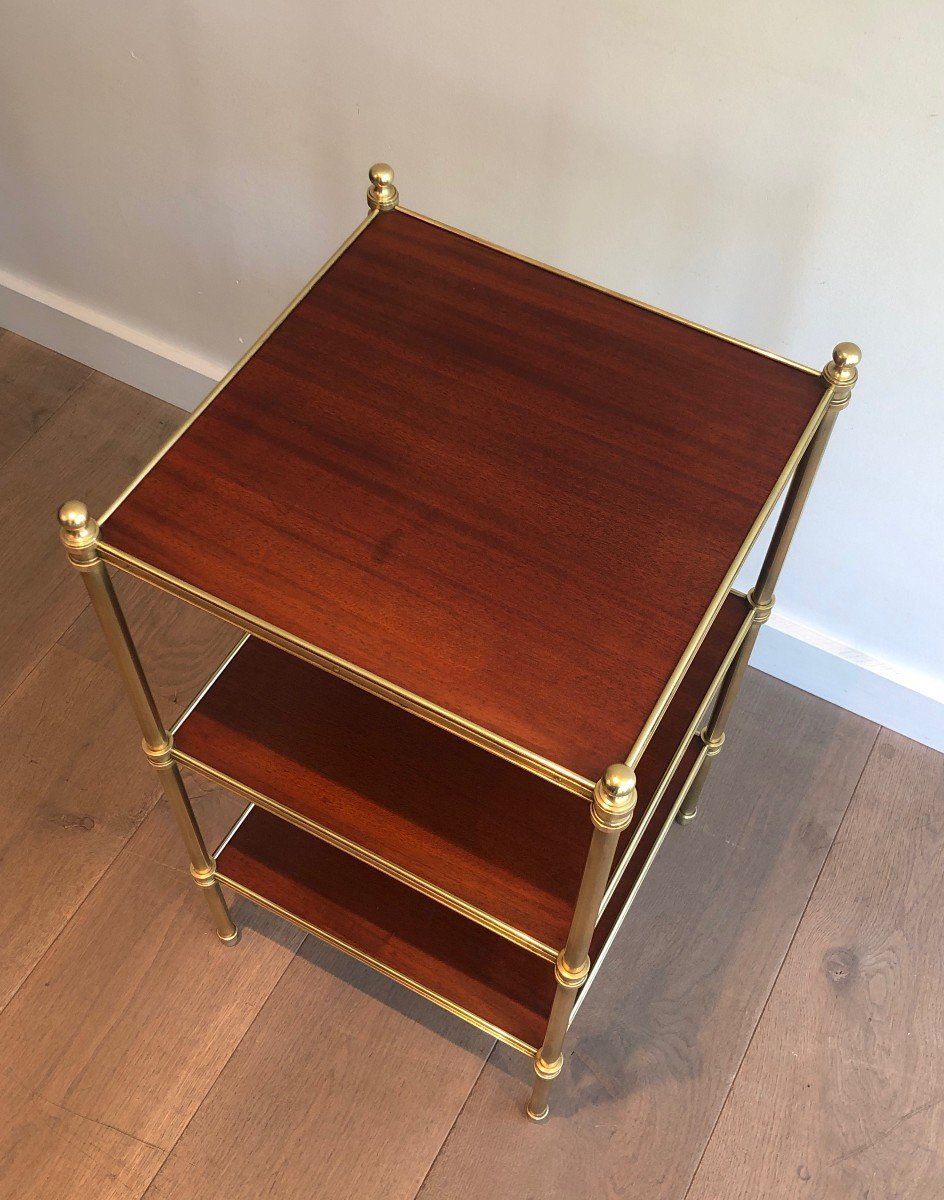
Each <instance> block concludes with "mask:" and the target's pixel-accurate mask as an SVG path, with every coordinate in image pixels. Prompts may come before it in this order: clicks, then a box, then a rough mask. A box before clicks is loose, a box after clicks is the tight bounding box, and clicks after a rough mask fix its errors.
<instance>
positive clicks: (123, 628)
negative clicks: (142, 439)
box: [59, 501, 239, 945]
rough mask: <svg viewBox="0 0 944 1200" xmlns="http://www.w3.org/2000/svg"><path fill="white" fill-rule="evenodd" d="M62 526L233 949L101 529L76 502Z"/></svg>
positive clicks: (234, 935)
mask: <svg viewBox="0 0 944 1200" xmlns="http://www.w3.org/2000/svg"><path fill="white" fill-rule="evenodd" d="M59 526H60V537H61V539H62V542H63V545H64V546H65V548H66V552H67V553H68V555H69V559H70V561H71V562H72V564H73V566H75V567H76V568H77V569H78V570H79V571H81V573H82V578H83V580H84V581H85V586H86V589H87V590H88V594H89V599H90V600H91V602H92V607H93V608H94V609H95V614H96V616H97V617H98V619H99V622H100V623H101V626H102V630H103V632H104V634H105V638H106V640H107V642H108V646H109V648H110V650H111V652H112V655H113V656H114V659H115V662H116V663H117V665H118V669H119V671H120V673H121V677H122V680H123V681H124V684H125V687H126V689H127V691H128V696H129V698H130V700H131V704H132V707H133V708H134V712H135V716H136V717H137V718H138V723H139V724H140V726H141V732H142V734H143V735H144V752H145V754H146V755H147V756H148V758H149V759H150V761H151V762H152V763H153V765H154V766H155V767H156V768H157V772H158V775H159V776H160V780H161V785H162V787H163V789H164V795H165V796H166V797H167V801H168V803H169V805H170V809H171V812H172V813H173V814H174V819H175V820H176V822H177V825H178V827H179V829H180V832H181V835H182V837H183V839H184V843H185V845H186V847H187V851H188V853H189V855H190V863H191V866H190V871H191V874H192V875H193V878H194V880H195V882H196V883H197V885H198V886H199V887H201V888H203V889H204V893H205V895H206V898H207V901H208V903H209V905H210V912H211V913H212V915H213V920H214V922H215V924H216V930H217V933H218V935H219V937H220V940H221V941H224V942H226V943H228V944H230V945H232V944H233V943H235V942H236V941H238V940H239V932H238V930H237V929H236V926H235V925H234V924H233V919H232V917H231V916H230V913H229V908H228V907H227V904H226V900H225V899H224V897H223V892H222V890H221V888H220V885H219V883H218V882H217V880H216V864H215V863H214V861H213V859H212V857H211V855H210V854H209V852H208V851H207V848H206V845H205V844H204V841H203V835H202V834H201V833H200V827H199V825H198V824H197V819H196V817H195V816H194V812H193V809H192V808H191V806H190V800H189V798H188V796H187V792H186V789H185V788H184V782H183V779H181V777H180V770H179V769H178V767H177V764H176V763H175V762H174V760H173V754H172V742H171V737H170V734H169V733H168V732H167V730H166V729H165V728H164V725H163V722H162V721H161V719H160V716H159V715H158V712H157V706H156V705H155V703H154V697H153V695H152V694H151V689H150V687H149V686H148V682H147V679H146V678H145V676H144V671H143V670H142V668H141V662H140V660H139V658H138V652H137V650H136V649H135V646H134V642H133V640H132V638H131V633H130V631H129V629H128V624H127V622H126V621H125V617H124V613H123V612H122V611H121V605H120V604H119V602H118V597H117V596H116V595H115V589H114V587H113V586H112V582H111V578H110V577H109V574H108V568H107V567H106V565H105V563H104V562H103V561H102V558H101V556H100V555H99V553H98V524H97V523H96V522H95V521H94V520H92V518H91V517H90V516H89V513H88V509H87V508H86V507H85V505H84V504H80V503H78V502H77V501H73V502H71V503H69V504H64V505H63V506H62V508H60V510H59Z"/></svg>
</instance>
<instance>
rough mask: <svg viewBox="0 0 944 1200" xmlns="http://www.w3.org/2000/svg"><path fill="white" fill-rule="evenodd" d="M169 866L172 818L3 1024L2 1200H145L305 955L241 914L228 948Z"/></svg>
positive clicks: (133, 848)
mask: <svg viewBox="0 0 944 1200" xmlns="http://www.w3.org/2000/svg"><path fill="white" fill-rule="evenodd" d="M231 803H232V802H231V801H230V804H231ZM200 808H202V805H200V804H199V803H198V810H199V809H200ZM230 815H232V813H230ZM169 858H176V859H177V861H178V863H180V865H181V866H182V865H183V860H182V856H181V855H180V849H179V836H178V834H177V831H176V829H175V828H174V827H173V823H172V821H171V819H170V816H169V814H168V813H167V812H166V810H165V809H164V807H163V806H159V807H158V808H156V809H155V810H154V811H153V812H152V813H151V815H150V816H149V817H148V819H147V821H146V822H145V823H144V825H143V826H142V827H141V829H140V830H139V832H138V835H137V836H136V837H135V838H134V839H132V842H131V844H130V846H129V847H128V848H127V849H126V850H125V851H123V852H122V854H121V855H120V857H119V858H118V860H117V861H116V862H115V864H114V866H113V868H112V869H111V870H110V871H109V872H108V874H107V875H106V877H105V878H104V879H103V880H102V882H101V883H100V884H99V885H98V887H97V888H95V890H94V891H93V893H92V894H91V896H90V897H89V899H88V900H87V901H86V903H85V904H83V905H82V907H81V909H80V910H79V912H78V913H77V914H76V916H75V917H74V918H73V919H72V920H71V921H70V922H69V925H68V927H67V928H66V930H65V931H64V932H63V934H62V936H61V937H59V938H58V940H57V941H56V943H55V945H54V946H53V947H52V949H51V950H50V952H49V953H48V954H47V955H46V956H45V957H44V958H43V960H42V961H41V962H40V963H39V965H38V966H37V967H36V969H35V970H34V971H33V972H32V974H31V975H30V977H29V979H28V980H27V982H26V983H25V984H24V986H23V987H22V988H21V989H20V990H19V992H18V993H17V995H16V996H15V997H14V999H13V1000H12V1001H11V1002H10V1004H9V1005H8V1006H7V1008H6V1010H5V1011H4V1012H3V1014H2V1015H0V1064H2V1066H0V1164H2V1165H3V1169H2V1170H0V1198H2V1200H24V1198H25V1197H29V1200H65V1198H66V1197H68V1198H69V1200H128V1198H129V1197H139V1196H141V1195H142V1193H143V1192H144V1191H145V1189H146V1187H147V1185H148V1184H149V1182H150V1181H151V1179H152V1178H153V1176H154V1174H155V1172H156V1171H157V1169H158V1168H159V1167H160V1165H161V1163H162V1162H163V1160H164V1158H165V1157H166V1154H167V1152H168V1151H169V1150H170V1149H171V1148H172V1147H173V1145H174V1143H175V1142H176V1141H177V1139H178V1138H179V1136H180V1134H181V1133H182V1132H183V1130H184V1129H185V1128H186V1126H187V1123H188V1122H189V1121H190V1119H191V1117H192V1116H193V1114H194V1113H195V1112H196V1110H197V1108H198V1107H199V1105H200V1103H201V1101H202V1100H203V1098H204V1096H205V1095H206V1093H207V1092H208V1091H209V1090H210V1088H211V1087H212V1085H213V1083H214V1081H215V1080H216V1079H217V1077H218V1075H219V1073H220V1071H221V1070H222V1068H223V1066H224V1065H225V1063H226V1061H227V1060H228V1059H229V1057H230V1055H231V1053H232V1051H233V1049H234V1048H235V1047H236V1045H237V1044H238V1043H239V1041H240V1039H241V1038H242V1036H243V1034H244V1033H245V1031H246V1029H247V1028H248V1027H249V1025H250V1024H251V1023H252V1021H253V1019H254V1017H255V1016H256V1014H257V1012H258V1011H259V1009H260V1008H261V1006H262V1004H263V1002H264V1001H265V999H266V997H267V996H268V994H269V993H270V991H271V990H272V988H273V986H274V985H275V983H276V982H277V980H278V979H279V977H280V976H281V975H282V973H283V971H284V970H285V968H286V967H287V965H288V963H289V962H290V960H291V958H292V956H293V954H294V952H295V949H296V948H297V946H298V945H299V943H300V942H301V940H302V936H303V935H302V934H301V933H300V932H298V931H296V930H294V929H292V928H290V927H289V926H287V925H285V924H284V923H283V922H281V921H279V920H278V919H277V918H275V917H271V916H269V915H268V914H266V913H263V912H261V911H260V910H259V909H257V908H255V907H254V906H252V905H250V904H248V903H238V904H237V905H236V906H235V907H234V915H235V916H236V919H237V921H238V922H239V924H240V925H241V927H242V929H243V938H242V941H241V943H240V945H239V946H238V948H236V949H234V948H232V947H228V946H224V945H223V944H222V943H221V942H220V941H219V940H218V939H217V937H216V936H215V933H214V931H213V928H212V926H211V924H210V921H209V917H208V914H207V908H206V904H205V901H204V899H203V897H202V896H201V895H200V893H199V892H198V890H197V888H196V887H194V886H193V883H192V881H191V880H190V877H189V875H188V874H187V873H186V871H184V870H181V869H176V868H174V867H172V866H168V865H165V862H166V860H167V859H169ZM194 1194H196V1193H194V1192H192V1191H190V1190H184V1191H183V1192H181V1193H180V1195H181V1196H185V1195H186V1196H190V1195H194Z"/></svg>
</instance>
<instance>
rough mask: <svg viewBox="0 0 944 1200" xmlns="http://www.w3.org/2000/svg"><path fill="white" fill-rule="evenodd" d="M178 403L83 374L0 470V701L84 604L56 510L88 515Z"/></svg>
mask: <svg viewBox="0 0 944 1200" xmlns="http://www.w3.org/2000/svg"><path fill="white" fill-rule="evenodd" d="M182 419H183V414H182V413H181V411H180V410H179V409H176V408H174V407H173V406H172V405H170V404H164V403H162V402H161V401H159V400H155V399H154V398H153V397H151V396H145V395H144V394H143V393H142V392H136V391H135V390H134V388H129V387H128V386H127V385H126V384H122V383H118V382H117V381H116V380H113V379H108V378H107V377H106V376H104V375H99V374H97V373H93V374H92V375H91V376H89V378H88V379H87V380H86V381H85V383H83V384H82V385H81V386H80V387H79V388H78V389H76V390H75V391H74V392H73V393H72V395H71V396H70V397H69V399H68V400H66V402H65V403H64V404H62V405H61V407H59V409H58V411H57V412H56V413H55V414H54V415H53V416H51V417H50V418H49V420H48V421H46V422H45V424H43V425H42V427H41V428H40V429H39V431H38V432H37V433H36V434H35V436H33V437H32V438H30V440H29V441H28V442H27V443H26V444H25V445H23V446H22V448H21V449H20V450H19V451H18V452H17V453H16V454H14V455H13V456H12V457H11V458H10V459H9V460H8V461H7V462H6V464H5V465H4V466H3V468H2V473H0V521H2V522H3V526H4V528H6V529H10V530H15V531H16V536H15V537H10V538H7V539H5V540H4V543H3V548H2V550H0V702H2V701H3V700H4V699H5V697H7V696H9V695H10V693H11V692H12V691H13V690H14V689H15V688H16V686H17V685H18V684H19V683H20V682H21V681H22V680H23V679H25V678H26V676H27V675H28V674H29V672H30V671H31V670H32V668H33V667H34V666H35V664H36V663H37V662H38V661H39V659H40V658H41V657H42V655H43V654H45V653H46V651H47V650H49V649H50V647H51V646H52V645H53V644H54V643H55V642H56V640H57V639H58V638H59V636H60V635H61V634H62V632H63V630H64V629H65V628H66V627H67V626H68V625H69V624H70V623H71V622H72V621H73V620H75V618H76V617H77V616H78V615H79V613H81V611H82V609H83V608H84V607H85V606H86V605H87V603H88V600H87V597H86V594H85V589H84V587H83V586H82V581H81V580H80V579H79V577H78V572H77V571H76V570H75V569H74V568H73V567H72V566H71V565H70V564H69V561H68V559H67V558H66V555H65V551H64V550H63V548H62V546H61V545H60V544H59V536H58V534H59V529H58V525H57V523H56V511H57V509H58V508H59V505H60V504H62V503H63V501H65V500H70V499H77V500H85V501H86V502H87V503H88V505H89V507H90V508H91V509H92V510H93V511H95V510H96V509H101V508H102V507H103V506H104V505H105V504H106V503H108V502H109V501H110V500H111V499H113V498H114V496H115V495H116V493H117V492H119V491H120V490H121V487H122V485H123V484H124V483H125V481H127V479H128V478H129V477H131V476H133V475H134V472H135V471H136V470H139V469H140V467H141V466H143V464H144V463H145V462H146V461H147V460H148V458H149V457H150V456H151V455H152V454H153V453H154V452H155V451H156V450H157V449H158V448H159V447H160V446H161V445H162V444H163V443H164V442H165V441H166V440H167V438H168V437H169V436H170V434H171V433H172V432H173V430H174V429H175V428H176V427H177V425H178V424H179V423H180V421H181V420H182Z"/></svg>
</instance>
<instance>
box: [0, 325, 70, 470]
mask: <svg viewBox="0 0 944 1200" xmlns="http://www.w3.org/2000/svg"><path fill="white" fill-rule="evenodd" d="M91 374H92V369H91V367H86V366H83V364H82V363H78V362H75V361H74V360H73V359H71V358H66V357H65V356H64V355H62V354H55V353H53V351H52V350H47V349H46V347H45V346H39V345H37V344H36V342H30V341H28V340H27V339H26V338H24V337H20V336H19V334H16V333H13V332H12V331H11V330H9V329H0V467H2V466H3V464H4V463H6V462H7V461H8V460H9V459H11V458H12V457H13V455H14V454H16V452H17V451H18V450H19V449H20V447H21V446H23V445H25V444H26V442H28V441H29V440H30V438H31V437H32V436H33V434H34V433H36V432H38V430H40V429H41V428H42V427H43V425H45V424H46V422H47V421H48V420H49V418H50V417H51V416H52V415H53V414H54V413H56V412H58V410H59V409H60V408H61V407H62V406H63V404H65V402H66V401H67V400H68V399H69V397H70V396H71V395H72V393H73V392H74V391H75V390H76V389H77V388H79V387H81V385H82V384H83V383H84V382H85V381H86V380H87V379H88V378H89V376H90V375H91Z"/></svg>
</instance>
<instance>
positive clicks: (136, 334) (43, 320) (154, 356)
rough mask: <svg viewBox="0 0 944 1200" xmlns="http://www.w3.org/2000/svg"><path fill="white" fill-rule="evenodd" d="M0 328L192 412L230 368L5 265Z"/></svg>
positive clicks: (0, 274)
mask: <svg viewBox="0 0 944 1200" xmlns="http://www.w3.org/2000/svg"><path fill="white" fill-rule="evenodd" d="M0 326H2V327H3V328H5V329H12V330H13V332H14V333H18V334H20V335H21V336H22V337H25V338H29V339H30V341H33V342H39V343H40V345H43V346H48V347H49V348H50V349H51V350H56V351H57V352H58V353H59V354H64V355H66V357H67V358H74V359H75V360H76V361H77V362H81V363H85V364H86V366H89V367H94V368H95V370H96V371H101V372H103V374H105V375H111V376H112V377H113V378H115V379H120V380H121V381H122V383H129V384H131V386H132V387H136V388H140V389H141V391H142V392H148V393H149V394H150V395H152V396H158V397H160V399H161V400H168V401H170V403H171V404H176V405H178V406H179V407H180V408H184V409H186V410H187V411H188V412H192V411H193V409H195V408H196V406H197V405H198V404H199V403H200V401H201V400H202V399H203V397H204V396H205V395H206V394H207V392H209V391H210V389H211V388H212V387H213V385H214V384H215V383H217V381H218V380H220V379H222V378H223V376H224V375H225V374H226V372H227V371H228V370H229V365H228V364H226V363H219V362H214V361H213V360H212V359H206V358H202V357H201V356H200V355H197V354H192V353H190V352H189V351H186V350H183V349H181V347H179V346H174V345H172V344H171V343H169V342H164V341H162V340H161V339H160V338H156V337H152V336H151V335H150V334H147V333H144V332H142V330H140V329H134V328H133V327H132V326H130V325H125V324H124V323H123V322H122V321H116V320H114V319H113V318H111V317H108V316H106V315H105V314H104V313H101V312H98V311H96V310H95V309H93V308H90V307H89V306H88V305H86V304H80V303H79V302H77V301H75V300H70V299H69V298H68V297H67V296H60V295H58V294H57V293H56V292H53V291H50V290H49V289H48V288H44V287H42V286H40V285H39V284H36V283H33V282H32V281H31V280H28V279H24V278H22V277H21V276H18V275H15V274H13V272H11V271H7V270H4V269H3V268H2V267H0Z"/></svg>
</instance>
